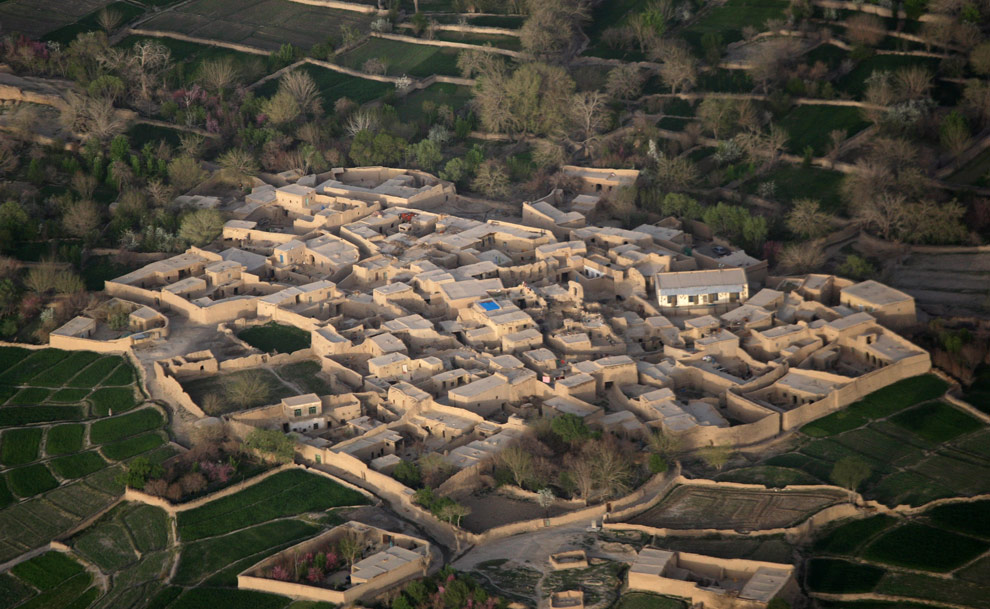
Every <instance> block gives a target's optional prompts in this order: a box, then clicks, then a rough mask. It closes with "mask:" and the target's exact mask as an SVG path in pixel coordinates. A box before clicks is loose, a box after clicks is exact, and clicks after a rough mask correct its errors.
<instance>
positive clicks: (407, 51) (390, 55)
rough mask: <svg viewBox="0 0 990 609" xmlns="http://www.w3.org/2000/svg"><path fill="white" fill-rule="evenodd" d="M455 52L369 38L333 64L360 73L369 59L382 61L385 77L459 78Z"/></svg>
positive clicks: (340, 56) (454, 50) (423, 45)
mask: <svg viewBox="0 0 990 609" xmlns="http://www.w3.org/2000/svg"><path fill="white" fill-rule="evenodd" d="M459 53H460V51H459V50H457V49H448V48H443V47H437V46H432V45H426V44H414V43H411V42H402V41H399V40H388V39H385V38H369V39H368V40H367V41H366V42H364V43H363V44H361V45H359V46H357V47H355V48H353V49H351V50H349V51H347V52H346V53H344V54H342V55H338V56H337V57H336V62H337V63H339V64H340V65H343V66H347V67H348V68H352V69H354V70H361V69H362V66H364V63H365V62H366V61H368V60H369V59H382V60H384V61H385V62H386V66H387V72H386V73H387V74H391V75H401V74H407V75H409V76H413V77H415V78H425V77H427V76H431V75H433V74H443V75H447V76H460V72H459V71H458V70H457V55H458V54H459Z"/></svg>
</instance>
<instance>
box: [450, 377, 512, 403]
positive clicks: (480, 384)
mask: <svg viewBox="0 0 990 609" xmlns="http://www.w3.org/2000/svg"><path fill="white" fill-rule="evenodd" d="M508 384H509V381H508V379H506V378H504V377H501V376H499V375H497V374H493V375H491V376H486V377H485V378H481V379H478V380H476V381H472V382H470V383H468V384H467V385H461V386H460V387H454V388H453V389H451V390H450V391H448V392H447V394H448V395H451V396H455V395H456V396H460V397H464V398H473V397H476V396H478V395H481V394H484V393H485V392H488V391H492V390H493V389H495V388H496V387H501V386H502V385H508Z"/></svg>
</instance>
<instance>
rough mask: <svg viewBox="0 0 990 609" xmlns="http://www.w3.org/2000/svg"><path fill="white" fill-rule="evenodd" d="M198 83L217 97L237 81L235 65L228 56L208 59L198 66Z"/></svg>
mask: <svg viewBox="0 0 990 609" xmlns="http://www.w3.org/2000/svg"><path fill="white" fill-rule="evenodd" d="M197 80H199V83H200V84H201V85H203V88H204V89H206V90H207V91H210V92H212V93H214V94H216V95H218V96H219V97H221V98H222V97H223V94H224V92H226V91H227V89H229V88H230V87H231V86H233V85H234V83H235V82H237V66H235V65H234V61H233V60H232V59H231V58H230V57H228V56H225V57H222V58H220V59H208V60H206V61H204V62H203V63H202V64H200V66H199V78H198V79H197Z"/></svg>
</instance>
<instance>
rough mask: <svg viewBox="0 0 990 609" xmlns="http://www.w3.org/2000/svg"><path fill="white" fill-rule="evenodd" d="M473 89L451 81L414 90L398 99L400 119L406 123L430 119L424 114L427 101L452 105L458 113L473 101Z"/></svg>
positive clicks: (396, 105) (441, 104)
mask: <svg viewBox="0 0 990 609" xmlns="http://www.w3.org/2000/svg"><path fill="white" fill-rule="evenodd" d="M471 96H472V93H471V89H470V88H469V87H463V86H461V85H452V84H449V83H435V84H432V85H430V86H429V87H427V88H425V89H419V90H417V91H413V92H411V93H409V94H407V95H405V96H403V97H402V98H401V99H399V100H398V101H396V103H395V109H396V111H397V112H398V114H399V119H401V120H402V121H403V122H406V123H414V122H419V121H428V120H429V119H428V117H426V116H424V112H423V104H424V103H426V102H429V103H432V104H434V106H436V107H439V106H450V108H451V109H452V110H453V111H454V112H455V113H456V112H458V111H459V110H460V109H461V108H463V107H464V106H466V105H467V103H468V102H469V101H471Z"/></svg>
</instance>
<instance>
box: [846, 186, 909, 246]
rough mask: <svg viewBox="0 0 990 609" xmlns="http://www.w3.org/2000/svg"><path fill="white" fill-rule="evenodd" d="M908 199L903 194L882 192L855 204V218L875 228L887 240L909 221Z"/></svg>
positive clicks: (859, 222) (864, 225) (866, 225)
mask: <svg viewBox="0 0 990 609" xmlns="http://www.w3.org/2000/svg"><path fill="white" fill-rule="evenodd" d="M907 214H908V206H907V200H906V199H905V198H904V196H903V195H900V194H896V193H891V192H881V193H879V194H878V195H877V196H874V197H870V198H868V199H865V200H861V201H858V202H855V203H854V204H853V214H852V216H853V220H854V221H856V222H857V223H858V224H859V225H860V226H862V227H863V228H867V229H870V228H872V229H875V230H876V231H877V232H879V233H880V236H881V237H883V238H884V239H885V240H890V239H891V238H892V237H895V236H896V235H898V234H899V233H900V232H901V230H902V229H903V228H904V225H905V224H906V223H907V221H908V219H909V218H908V215H907Z"/></svg>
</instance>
